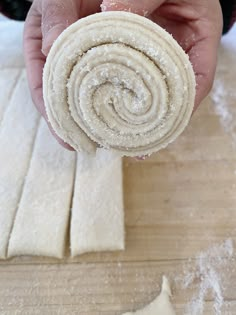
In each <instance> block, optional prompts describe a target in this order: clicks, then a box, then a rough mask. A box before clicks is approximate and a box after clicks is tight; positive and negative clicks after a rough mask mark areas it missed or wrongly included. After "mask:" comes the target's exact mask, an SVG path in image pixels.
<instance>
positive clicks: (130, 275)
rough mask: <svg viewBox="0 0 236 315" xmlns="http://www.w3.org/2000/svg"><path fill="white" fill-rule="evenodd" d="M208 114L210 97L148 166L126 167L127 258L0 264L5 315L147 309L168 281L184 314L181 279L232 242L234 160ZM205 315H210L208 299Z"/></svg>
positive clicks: (235, 305)
mask: <svg viewBox="0 0 236 315" xmlns="http://www.w3.org/2000/svg"><path fill="white" fill-rule="evenodd" d="M212 108H213V104H212V102H211V100H210V98H208V99H207V100H205V102H204V104H202V106H201V109H200V110H199V112H198V113H196V115H195V116H194V117H193V119H192V122H191V124H190V126H189V128H188V129H187V130H186V132H185V133H184V134H183V135H182V136H181V137H180V139H179V140H178V141H177V142H176V143H174V144H173V145H171V146H169V147H168V149H166V150H164V151H162V152H160V153H159V154H157V155H156V156H152V157H151V158H150V159H147V160H146V161H141V162H137V161H134V160H133V159H126V160H125V161H124V190H125V215H126V228H127V235H126V242H127V248H126V250H125V251H124V252H116V253H97V254H89V255H83V256H80V257H76V258H75V259H71V258H65V259H63V260H55V259H48V258H41V257H38V258H37V257H34V258H30V257H22V258H13V259H11V260H8V261H1V262H0V279H1V281H0V314H4V315H5V314H24V315H27V314H32V315H33V314H46V315H47V314H50V315H51V314H91V315H95V314H96V315H99V314H101V315H108V314H109V315H118V314H121V313H122V312H123V311H127V310H132V309H135V308H138V307H141V306H142V305H144V304H146V303H148V302H149V301H151V300H152V299H153V298H154V297H155V296H156V295H157V294H158V292H159V289H160V287H159V285H160V283H161V276H162V275H163V274H166V275H167V276H168V277H169V278H170V280H171V282H172V287H173V293H174V300H173V303H174V305H175V307H176V310H177V314H183V313H184V309H185V308H186V304H187V303H188V302H189V300H190V299H191V297H192V295H193V292H194V286H193V287H190V288H188V289H183V286H182V284H181V281H180V280H178V279H181V278H183V276H184V272H185V265H186V264H187V263H188V261H189V259H190V258H194V257H195V256H196V255H197V254H198V253H199V252H200V251H203V250H207V249H208V248H209V247H210V246H211V245H212V244H218V243H221V242H222V241H224V240H226V239H227V238H232V239H233V240H236V216H235V215H234V213H235V208H236V197H235V187H236V175H235V170H236V155H235V151H234V149H233V147H232V140H231V138H230V136H229V135H227V134H226V133H225V131H224V129H223V128H222V126H221V124H220V122H219V118H218V116H216V115H215V114H214V112H213V111H212ZM210 111H212V113H210ZM189 264H190V266H191V264H193V265H194V259H193V260H192V262H191V263H189ZM234 264H235V262H234V259H232V260H230V261H229V263H228V266H227V270H228V272H224V287H225V290H224V299H225V304H224V309H223V313H222V314H236V287H235V283H236V281H235V278H236V271H235V268H234ZM227 312H228V313H227ZM204 314H214V312H213V305H212V296H211V294H209V296H208V297H207V301H206V304H205V311H204Z"/></svg>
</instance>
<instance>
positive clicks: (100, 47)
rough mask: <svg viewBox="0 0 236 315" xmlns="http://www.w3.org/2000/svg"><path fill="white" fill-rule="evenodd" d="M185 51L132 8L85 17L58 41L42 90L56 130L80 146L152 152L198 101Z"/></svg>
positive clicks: (177, 131) (126, 152) (175, 132)
mask: <svg viewBox="0 0 236 315" xmlns="http://www.w3.org/2000/svg"><path fill="white" fill-rule="evenodd" d="M195 85H196V83H195V75H194V72H193V69H192V66H191V63H190V62H189V59H188V56H187V54H186V53H185V52H184V51H183V49H182V48H181V47H180V45H179V44H178V43H177V42H176V41H175V40H174V39H173V37H172V36H171V35H170V34H169V33H167V32H166V31H165V30H164V29H163V28H161V27H160V26H158V25H157V24H156V23H153V22H152V21H151V20H149V19H147V18H144V17H141V16H139V15H136V14H133V13H128V12H103V13H98V14H94V15H90V16H88V17H85V18H82V19H80V20H79V21H77V22H76V23H74V24H72V25H71V26H69V27H68V28H67V29H66V30H65V31H64V32H63V33H62V34H61V35H60V36H59V37H58V39H57V40H56V41H55V42H54V44H53V46H52V48H51V50H50V52H49V55H48V57H47V61H46V64H45V67H44V74H43V94H44V101H45V105H46V110H47V114H48V118H49V120H50V122H51V125H52V126H53V128H54V130H55V132H56V133H57V134H58V135H59V136H60V137H61V138H62V139H64V140H65V141H66V142H67V143H69V144H70V145H71V146H72V147H74V148H75V149H76V150H77V151H86V152H91V151H94V149H95V148H96V147H104V148H108V149H110V150H112V151H115V152H118V153H119V154H120V155H128V156H140V155H147V154H151V153H153V152H157V151H158V150H160V149H162V148H164V147H166V146H167V145H168V144H169V143H171V142H173V141H174V140H175V139H176V138H177V137H178V136H179V135H180V134H181V133H182V132H183V130H184V129H185V127H186V126H187V124H188V122H189V120H190V117H191V115H192V110H193V106H194V100H195Z"/></svg>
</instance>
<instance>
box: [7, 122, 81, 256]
mask: <svg viewBox="0 0 236 315" xmlns="http://www.w3.org/2000/svg"><path fill="white" fill-rule="evenodd" d="M74 170H75V153H74V152H70V151H67V150H65V149H64V148H63V147H62V146H61V145H59V143H57V141H56V140H55V139H54V137H53V136H52V135H51V133H50V131H49V129H48V126H47V125H46V122H45V121H44V120H43V119H41V122H40V126H39V130H38V134H37V137H36V140H35V146H34V151H33V156H32V159H31V163H30V168H29V172H28V175H27V178H26V182H25V186H24V190H23V194H22V198H21V200H20V204H19V209H18V211H17V215H16V219H15V223H14V226H13V230H12V234H11V238H10V242H9V249H8V257H11V256H16V255H37V256H38V255H42V256H53V257H58V258H62V257H63V255H64V249H65V239H66V233H67V228H68V220H69V214H70V204H71V196H72V189H73V180H74Z"/></svg>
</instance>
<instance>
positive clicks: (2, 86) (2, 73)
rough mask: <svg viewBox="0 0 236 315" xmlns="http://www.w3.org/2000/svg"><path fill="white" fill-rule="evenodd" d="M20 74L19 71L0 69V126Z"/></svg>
mask: <svg viewBox="0 0 236 315" xmlns="http://www.w3.org/2000/svg"><path fill="white" fill-rule="evenodd" d="M21 72H22V71H21V70H20V69H0V91H1V93H0V126H1V121H2V119H3V116H4V113H5V110H6V108H7V106H8V105H9V103H10V102H11V97H12V96H13V94H14V91H15V87H16V83H17V79H19V77H20V75H21ZM6 78H7V80H6Z"/></svg>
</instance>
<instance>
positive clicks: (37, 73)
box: [24, 0, 102, 150]
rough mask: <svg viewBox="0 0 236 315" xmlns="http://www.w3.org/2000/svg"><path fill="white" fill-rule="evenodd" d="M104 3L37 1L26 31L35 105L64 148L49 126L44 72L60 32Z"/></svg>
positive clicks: (98, 9) (92, 0)
mask: <svg viewBox="0 0 236 315" xmlns="http://www.w3.org/2000/svg"><path fill="white" fill-rule="evenodd" d="M101 2H102V1H101V0H86V1H82V0H68V1H64V0H34V2H33V4H32V7H31V9H30V11H29V13H28V16H27V19H26V22H25V30H24V55H25V62H26V69H27V75H28V81H29V86H30V91H31V95H32V99H33V102H34V103H35V105H36V107H37V109H38V110H39V112H40V113H41V114H42V115H43V116H44V118H45V119H46V121H47V123H48V125H49V128H50V130H51V132H52V134H53V135H54V136H55V137H56V139H57V140H58V141H59V143H60V144H62V145H63V146H64V147H65V148H67V149H71V150H72V148H71V147H70V146H69V145H67V144H66V143H65V142H64V141H62V140H61V139H60V138H59V137H58V136H57V135H56V134H55V132H54V131H53V129H52V127H51V126H50V124H49V122H48V119H47V115H46V111H45V106H44V102H43V93H42V72H43V67H44V64H45V61H46V56H47V54H48V52H49V50H50V48H51V46H52V44H53V42H54V41H55V40H56V39H57V37H58V36H59V35H60V33H61V32H62V31H63V30H64V29H65V28H67V27H68V26H69V25H70V24H72V23H74V22H75V21H77V20H78V19H79V18H81V17H84V16H87V15H90V14H93V13H96V12H99V11H100V5H101Z"/></svg>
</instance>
